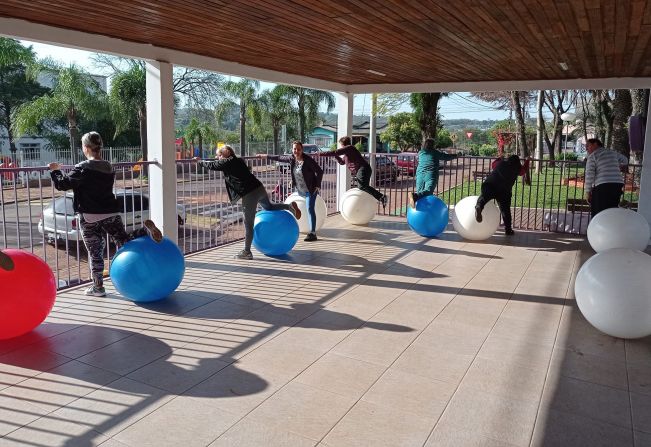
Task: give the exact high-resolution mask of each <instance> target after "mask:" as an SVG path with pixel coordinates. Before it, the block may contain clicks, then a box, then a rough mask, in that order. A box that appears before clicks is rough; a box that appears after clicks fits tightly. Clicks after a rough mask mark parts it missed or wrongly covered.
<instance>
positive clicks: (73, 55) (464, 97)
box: [22, 40, 535, 120]
mask: <svg viewBox="0 0 651 447" xmlns="http://www.w3.org/2000/svg"><path fill="white" fill-rule="evenodd" d="M22 43H23V44H25V45H32V47H33V48H34V51H35V52H36V55H37V56H38V57H39V58H45V57H51V58H53V59H55V60H58V61H61V62H63V63H66V64H70V63H75V64H77V65H79V66H81V67H83V68H85V69H86V70H88V71H90V72H91V73H93V74H105V75H106V74H108V73H105V72H102V70H101V69H98V68H97V67H95V66H94V65H93V62H92V61H91V60H90V55H91V54H92V53H91V52H88V51H83V50H76V49H72V48H65V47H57V46H53V45H47V44H42V43H37V42H29V41H25V40H23V41H22ZM274 85H275V84H271V83H268V82H262V83H261V87H262V88H263V89H266V88H271V87H273V86H274ZM440 107H441V114H442V115H443V118H444V119H461V118H467V119H475V120H500V119H505V118H508V111H503V110H497V109H495V108H494V107H493V106H491V105H490V104H487V103H482V102H480V101H478V100H476V99H474V98H471V97H470V95H469V93H467V92H461V93H453V94H451V95H449V96H448V97H446V98H443V99H442V100H441V102H440ZM370 108H371V98H370V95H355V104H354V113H355V115H364V114H369V112H370ZM402 111H410V108H409V106H408V105H407V106H404V107H403V109H402ZM335 112H336V109H335ZM532 115H533V116H535V111H534V113H532Z"/></svg>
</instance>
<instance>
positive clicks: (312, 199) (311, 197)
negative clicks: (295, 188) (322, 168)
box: [299, 191, 318, 233]
mask: <svg viewBox="0 0 651 447" xmlns="http://www.w3.org/2000/svg"><path fill="white" fill-rule="evenodd" d="M299 194H301V195H302V196H305V206H306V208H307V215H308V216H309V222H310V233H316V210H315V208H314V206H315V205H316V196H317V195H318V193H317V192H316V191H314V193H312V194H310V192H309V191H308V192H305V193H299Z"/></svg>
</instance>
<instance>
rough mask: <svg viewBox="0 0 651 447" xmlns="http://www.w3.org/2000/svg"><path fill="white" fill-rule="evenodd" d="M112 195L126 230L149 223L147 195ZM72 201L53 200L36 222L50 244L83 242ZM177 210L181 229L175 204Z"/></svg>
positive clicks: (180, 214)
mask: <svg viewBox="0 0 651 447" xmlns="http://www.w3.org/2000/svg"><path fill="white" fill-rule="evenodd" d="M114 193H115V198H116V199H117V200H118V203H119V204H120V209H121V210H122V220H123V221H124V223H125V225H126V227H127V230H131V229H132V228H135V227H138V226H140V225H142V222H144V221H145V220H146V219H149V197H147V195H145V194H142V193H141V192H140V191H132V190H124V189H120V190H116V191H114ZM72 200H73V193H72V192H67V193H66V195H65V196H63V197H59V198H56V199H54V201H52V202H50V203H49V204H48V205H47V206H46V207H45V208H44V209H43V215H42V216H41V219H40V220H39V222H38V231H39V233H41V234H43V235H45V238H46V239H47V241H48V242H49V243H51V244H54V243H55V241H63V242H65V241H66V240H68V241H69V242H76V241H77V240H79V241H81V240H82V238H81V231H80V228H79V221H78V219H77V216H76V215H75V212H74V210H73V208H72ZM176 209H177V214H178V222H179V225H183V224H184V223H185V208H184V207H183V206H182V205H178V204H177V205H176ZM55 216H56V218H55Z"/></svg>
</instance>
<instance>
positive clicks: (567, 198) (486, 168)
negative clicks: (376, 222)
mask: <svg viewBox="0 0 651 447" xmlns="http://www.w3.org/2000/svg"><path fill="white" fill-rule="evenodd" d="M372 156H374V157H376V160H375V165H376V169H375V182H376V188H377V189H378V190H379V191H380V192H382V193H384V194H386V195H387V197H388V205H387V208H386V210H384V209H382V207H379V206H378V213H379V214H382V215H389V216H406V212H407V206H408V203H409V202H408V200H409V194H410V193H412V192H414V190H415V188H416V179H415V172H416V167H417V166H418V159H417V156H416V155H414V154H373V155H372ZM494 160H495V158H494V157H493V158H491V157H459V158H457V159H454V160H451V161H447V162H441V164H440V168H439V181H438V188H437V191H436V194H437V196H438V197H439V198H441V199H442V200H443V201H444V202H445V203H446V204H448V206H450V207H453V206H454V205H456V204H457V203H458V202H459V201H460V200H461V199H463V198H464V197H467V196H473V195H479V194H480V193H481V184H482V182H483V180H484V179H485V178H486V176H488V174H489V173H490V172H491V170H492V168H491V164H492V162H493V161H494ZM531 166H532V169H531V185H525V184H524V183H523V182H522V181H517V182H516V183H515V185H514V187H513V198H512V201H511V204H512V209H511V213H512V215H513V227H514V228H515V229H522V230H542V231H553V232H560V233H572V234H582V235H583V234H586V231H587V227H588V223H589V221H590V205H589V203H588V202H587V201H586V200H585V198H584V196H585V190H584V185H583V175H584V170H585V164H584V162H581V161H560V160H556V161H554V160H540V159H534V160H532V164H531ZM640 174H641V165H637V164H631V165H629V166H628V168H627V169H626V172H625V174H624V177H625V186H624V195H623V197H622V203H621V204H620V205H621V206H623V207H626V208H630V209H633V210H637V202H638V192H639V186H640Z"/></svg>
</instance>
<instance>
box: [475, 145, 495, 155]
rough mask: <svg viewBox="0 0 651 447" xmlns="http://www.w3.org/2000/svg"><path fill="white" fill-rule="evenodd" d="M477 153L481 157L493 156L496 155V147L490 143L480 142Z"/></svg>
mask: <svg viewBox="0 0 651 447" xmlns="http://www.w3.org/2000/svg"><path fill="white" fill-rule="evenodd" d="M479 155H481V156H482V157H494V156H495V155H497V148H496V147H494V146H491V145H490V144H482V145H481V146H480V147H479Z"/></svg>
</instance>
